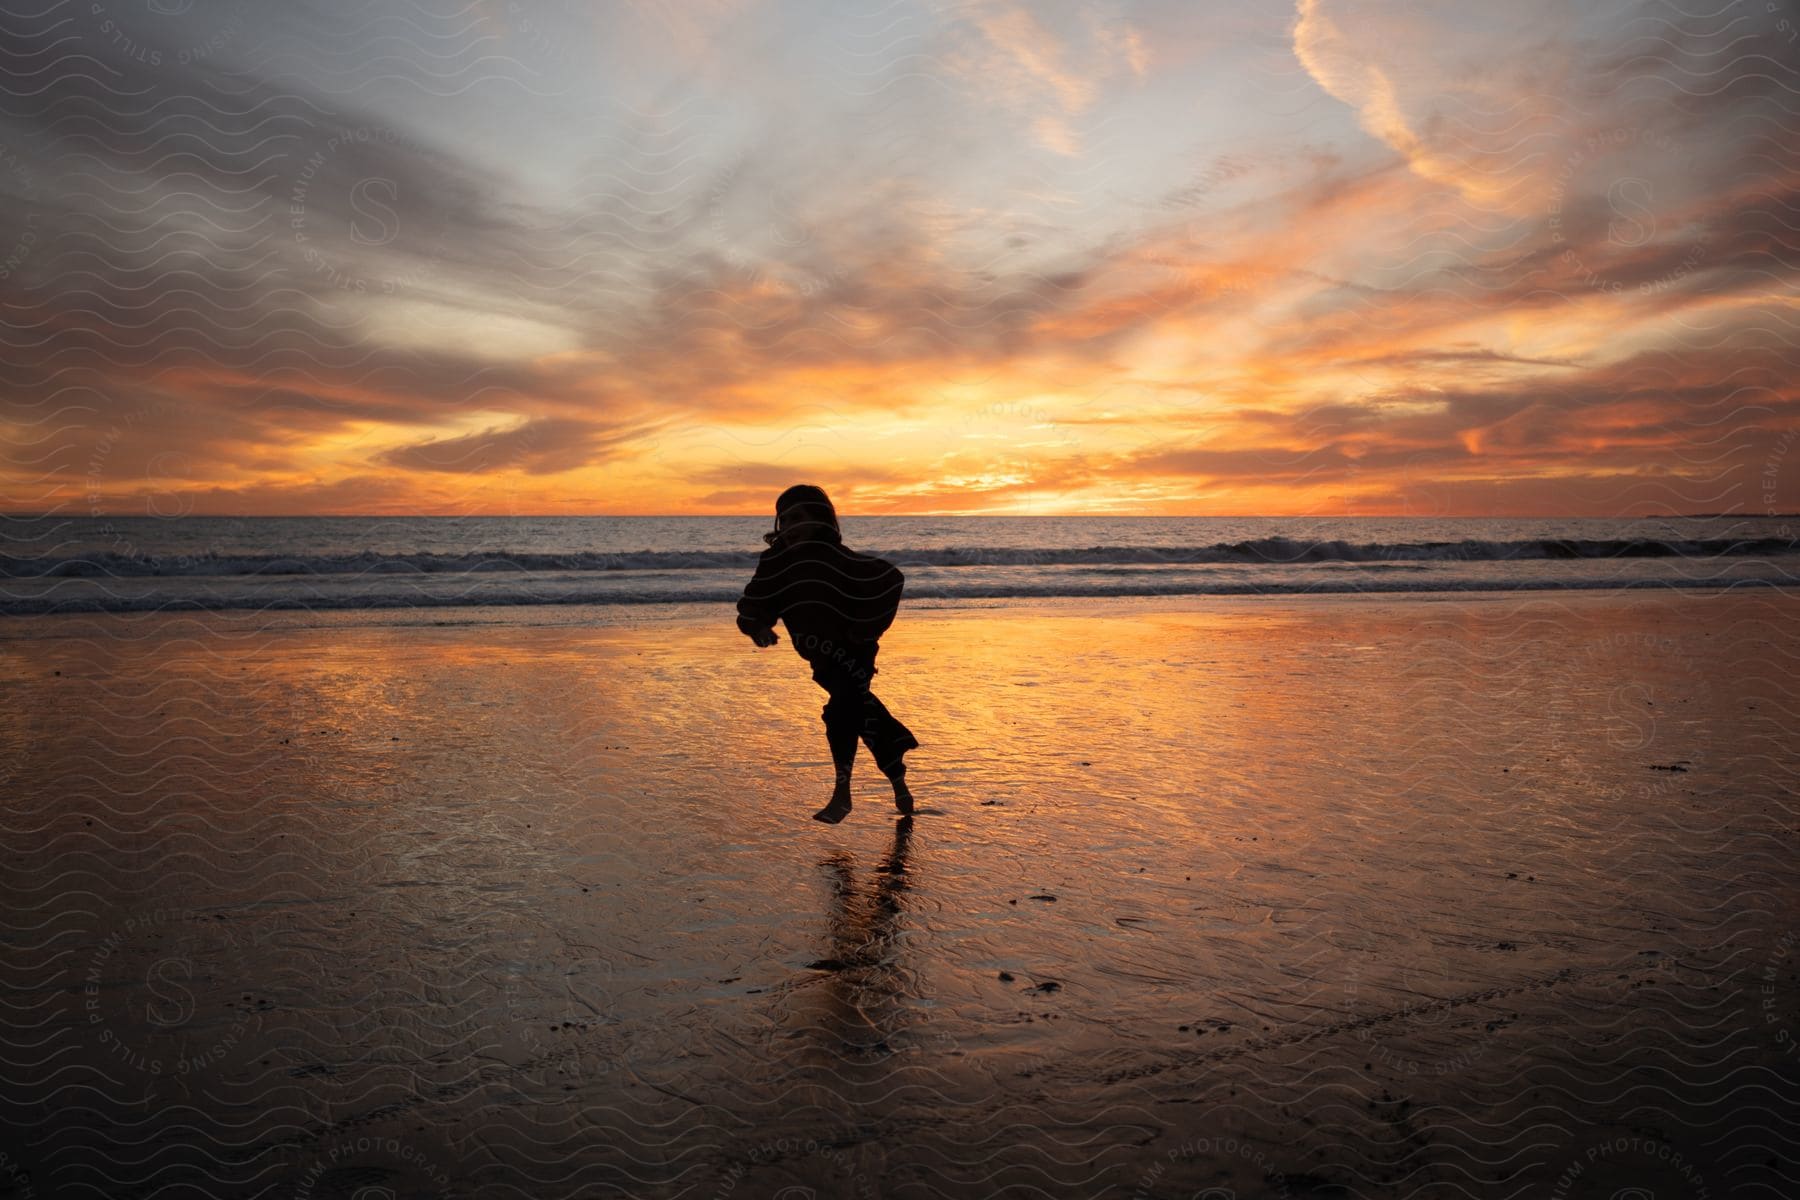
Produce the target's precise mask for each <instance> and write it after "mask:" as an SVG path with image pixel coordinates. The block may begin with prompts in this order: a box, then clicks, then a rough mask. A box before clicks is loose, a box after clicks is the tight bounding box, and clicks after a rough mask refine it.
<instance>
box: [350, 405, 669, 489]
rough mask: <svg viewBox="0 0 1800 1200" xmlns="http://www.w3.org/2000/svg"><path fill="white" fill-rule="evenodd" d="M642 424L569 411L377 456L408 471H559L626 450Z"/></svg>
mask: <svg viewBox="0 0 1800 1200" xmlns="http://www.w3.org/2000/svg"><path fill="white" fill-rule="evenodd" d="M638 436H640V431H638V430H635V429H633V430H622V429H611V428H608V427H606V426H602V425H597V424H592V423H589V422H585V421H579V420H574V419H572V418H567V417H540V418H537V419H534V420H529V421H526V422H524V423H523V424H521V425H515V426H513V427H512V428H508V429H502V428H499V427H497V426H496V427H491V428H488V429H483V430H481V431H480V432H478V433H468V434H464V435H462V436H461V437H453V438H434V439H432V440H429V441H424V442H417V443H414V444H413V445H410V446H398V447H395V448H393V449H390V450H383V451H382V452H380V453H379V454H377V455H375V458H374V461H376V462H378V463H380V464H382V465H384V466H390V467H399V468H401V469H402V470H407V471H440V472H444V473H447V474H452V475H488V474H494V473H496V472H502V471H522V472H524V473H525V474H527V475H555V474H559V473H561V472H563V471H573V470H575V469H576V468H578V467H590V466H596V465H598V464H600V463H603V462H606V461H607V460H608V459H610V458H613V457H615V456H616V455H618V454H620V453H622V452H623V450H624V447H625V446H626V445H627V444H628V443H629V442H631V441H632V440H633V439H635V438H637V437H638Z"/></svg>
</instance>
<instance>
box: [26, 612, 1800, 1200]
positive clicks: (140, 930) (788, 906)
mask: <svg viewBox="0 0 1800 1200" xmlns="http://www.w3.org/2000/svg"><path fill="white" fill-rule="evenodd" d="M1797 616H1800V595H1796V594H1794V593H1793V592H1791V591H1784V590H1777V589H1767V588H1757V589H1748V590H1743V591H1736V592H1729V591H1728V592H1718V593H1704V592H1697V591H1696V592H1685V593H1678V594H1669V593H1661V592H1658V593H1651V592H1635V593H1591V594H1581V595H1497V596H1486V597H1480V598H1458V597H1441V596H1416V597H1356V596H1349V597H1340V598H1303V599H1292V600H1268V599H1259V598H1254V597H1246V598H1213V599H1207V598H1195V597H1187V598H1182V599H1175V600H1163V601H1116V602H1113V603H1109V604H1105V605H1098V604H1082V603H1069V602H1064V603H1061V604H1047V605H1043V606H1040V607H1037V608H1031V607H1020V606H1016V605H1015V606H1011V607H1008V608H1006V609H1004V610H1001V609H993V610H987V609H982V608H975V607H964V608H955V609H943V610H937V611H933V610H930V609H928V608H925V607H915V608H912V609H909V610H908V611H907V613H906V615H905V618H904V619H903V620H902V621H901V622H900V624H899V625H897V626H896V628H895V630H894V631H893V633H892V634H891V635H890V636H889V637H888V639H887V640H886V641H885V642H884V644H883V652H882V657H881V660H880V669H881V671H880V674H879V676H878V677H877V679H876V690H877V691H878V692H879V693H880V694H881V695H882V697H883V698H884V699H885V700H886V701H887V703H888V704H889V706H890V707H892V708H893V709H894V711H895V712H896V713H898V714H900V715H902V716H903V718H904V719H905V720H906V721H907V722H908V724H910V725H911V726H912V727H913V728H914V730H915V731H916V732H917V733H918V734H919V737H920V739H921V740H922V741H923V742H924V743H925V745H924V748H923V749H922V750H920V751H919V752H918V753H917V754H915V755H914V756H913V762H914V767H913V774H912V780H913V784H914V787H915V789H916V791H917V792H918V796H919V803H920V806H921V812H920V814H919V815H918V816H916V817H915V818H914V819H913V820H912V821H910V822H899V821H896V814H895V813H894V811H893V809H892V805H891V803H890V802H889V801H888V800H887V799H886V797H885V795H884V792H885V788H884V786H883V784H882V781H881V780H880V778H879V777H878V776H876V775H875V773H874V772H873V770H872V768H871V765H870V764H868V763H867V760H866V757H865V760H864V764H863V768H862V772H861V776H860V778H859V780H858V790H857V793H856V808H855V811H854V812H853V813H852V815H851V816H850V818H849V819H848V820H847V821H845V822H844V823H843V824H842V825H840V826H836V827H824V826H820V825H818V824H816V823H814V822H812V821H810V820H808V819H807V817H808V814H809V813H811V812H812V810H813V809H814V808H816V807H817V806H818V805H819V804H820V803H821V802H822V801H823V799H824V796H825V793H826V791H828V790H829V785H830V767H829V762H828V760H827V759H826V755H825V751H824V744H823V739H822V736H821V731H820V726H819V720H818V710H819V705H820V703H821V702H822V699H823V697H822V695H821V694H820V693H819V691H818V689H817V688H815V687H814V686H813V685H812V684H811V683H810V682H809V680H808V679H807V677H806V672H805V669H804V665H803V664H802V663H801V662H800V661H799V660H798V659H797V658H796V657H795V656H794V655H793V653H792V652H791V651H790V650H789V648H788V647H787V646H786V645H785V644H784V645H782V646H778V647H775V648H773V649H770V650H764V651H757V650H754V649H752V648H751V647H750V646H749V644H748V643H747V642H746V641H745V640H744V639H743V638H742V637H740V636H739V635H738V634H737V633H736V631H735V630H734V629H733V628H732V627H731V624H730V621H729V620H728V619H726V618H724V617H722V616H721V615H720V614H719V613H718V612H717V611H712V610H707V611H706V612H703V613H699V614H685V615H681V614H678V615H677V616H675V617H668V616H666V615H659V616H658V617H657V618H655V619H651V618H645V619H642V620H639V621H637V622H636V623H625V624H612V625H605V624H592V623H583V621H582V620H581V613H580V612H579V611H578V610H560V609H559V610H554V611H550V612H543V611H540V612H538V613H537V614H535V618H536V619H542V620H543V621H544V622H545V623H542V624H536V625H533V624H528V623H522V622H521V623H481V622H476V623H457V622H456V620H455V614H454V613H443V612H433V613H430V614H426V615H425V616H424V617H421V616H420V615H419V614H416V613H415V614H412V615H411V620H410V623H394V624H386V625H383V624H376V623H370V622H369V621H367V620H364V621H363V622H362V623H355V622H352V621H349V620H343V621H332V620H328V619H314V618H311V617H309V615H308V614H304V613H297V614H291V615H288V616H285V617H282V618H276V617H272V616H267V615H259V614H254V613H242V614H212V615H208V614H167V615H157V614H148V615H132V616H122V615H105V616H94V617H40V618H13V619H9V620H8V621H7V622H5V623H4V624H0V662H3V664H4V669H3V670H0V694H3V695H4V705H3V709H0V711H3V712H4V718H3V720H0V744H3V745H4V750H5V753H4V755H3V757H0V762H3V763H4V767H3V768H0V770H3V771H4V777H5V789H4V795H5V797H6V800H5V809H4V819H5V829H6V851H5V853H6V858H7V864H6V870H5V872H4V876H3V878H4V896H5V909H6V917H5V930H4V936H5V942H6V947H7V950H6V953H5V955H4V963H3V969H4V976H3V977H0V996H3V998H4V1000H5V1003H6V1005H7V1013H8V1019H7V1023H6V1024H7V1032H6V1033H5V1035H4V1043H5V1044H4V1047H3V1048H0V1059H3V1060H4V1063H5V1067H4V1069H5V1072H6V1074H7V1077H8V1081H7V1086H6V1087H5V1089H4V1112H3V1113H0V1116H3V1118H4V1124H5V1126H6V1127H7V1128H8V1129H9V1130H10V1131H11V1132H10V1133H9V1135H8V1137H7V1139H6V1141H7V1146H6V1149H5V1153H4V1158H3V1159H0V1196H6V1197H24V1196H62V1195H69V1196H79V1195H88V1196H113V1197H149V1196H153V1195H154V1196H199V1195H206V1196H309V1197H336V1196H343V1197H350V1196H372V1195H383V1196H387V1195H392V1196H397V1197H398V1196H438V1195H464V1196H476V1195H480V1196H526V1197H537V1196H557V1195H576V1194H580V1195H588V1196H632V1197H638V1196H643V1197H671V1198H672V1197H719V1196H737V1197H746V1196H759V1197H760V1196H770V1197H783V1198H784V1200H796V1198H797V1197H800V1196H811V1195H817V1196H849V1197H857V1196H891V1197H921V1198H924V1197H964V1196H967V1197H997V1196H1008V1197H1011V1196H1020V1197H1024V1196H1046V1195H1047V1196H1058V1197H1061V1196H1070V1197H1095V1198H1098V1197H1134V1198H1135V1197H1167V1198H1175V1197H1179V1198H1181V1200H1188V1198H1189V1197H1193V1196H1206V1197H1214V1198H1216V1197H1228V1196H1237V1197H1252V1196H1291V1197H1307V1196H1363V1197H1388V1196H1392V1197H1401V1196H1405V1197H1437V1196H1482V1197H1486V1196H1494V1197H1556V1198H1562V1197H1571V1198H1573V1197H1614V1196H1617V1195H1622V1194H1624V1193H1621V1192H1620V1191H1619V1189H1621V1188H1629V1187H1639V1188H1643V1189H1645V1191H1644V1192H1643V1193H1642V1194H1644V1195H1655V1196H1657V1197H1664V1196H1677V1195H1679V1196H1684V1197H1703V1196H1710V1197H1724V1196H1758V1195H1761V1196H1770V1197H1776V1196H1781V1195H1791V1194H1794V1191H1795V1190H1796V1189H1797V1188H1800V1165H1796V1162H1795V1157H1794V1152H1793V1151H1794V1147H1795V1145H1796V1141H1797V1139H1800V1124H1797V1123H1796V1121H1795V1119H1794V1113H1796V1112H1800V1105H1797V1104H1796V1101H1800V1057H1797V1053H1796V1048H1795V1047H1796V1038H1800V985H1797V978H1796V975H1797V972H1796V966H1795V964H1796V960H1797V958H1800V948H1797V947H1796V937H1797V935H1796V930H1797V929H1800V887H1796V883H1795V876H1794V872H1793V864H1794V861H1795V849H1796V835H1797V831H1800V826H1797V824H1796V814H1795V807H1794V799H1793V796H1794V784H1795V779H1796V757H1795V754H1794V749H1793V742H1792V738H1791V728H1792V725H1793V719H1794V715H1795V705H1796V696H1795V693H1794V684H1793V679H1794V672H1795V667H1796V664H1797V663H1800V621H1797V620H1795V618H1796V617H1797ZM437 621H446V622H448V623H444V624H434V623H432V622H437ZM370 1188H375V1189H385V1190H382V1191H366V1190H359V1189H370ZM790 1188H801V1189H811V1190H810V1191H798V1192H796V1191H787V1190H784V1189H790ZM1209 1189H1211V1190H1209ZM1632 1194H1633V1195H1636V1194H1638V1193H1632Z"/></svg>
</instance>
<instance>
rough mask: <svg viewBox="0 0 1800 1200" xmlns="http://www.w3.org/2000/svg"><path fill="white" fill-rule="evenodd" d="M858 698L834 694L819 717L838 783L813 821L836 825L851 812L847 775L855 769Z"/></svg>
mask: <svg viewBox="0 0 1800 1200" xmlns="http://www.w3.org/2000/svg"><path fill="white" fill-rule="evenodd" d="M859 699H860V698H859V697H856V696H854V695H845V694H844V693H842V692H837V691H834V692H832V693H831V699H830V700H829V701H827V702H826V704H825V707H824V709H823V710H822V711H821V712H820V715H821V716H823V717H824V718H825V742H826V744H827V745H829V746H830V747H831V765H832V768H833V770H834V771H835V772H836V774H837V783H836V785H835V786H834V787H833V788H832V790H831V800H830V802H829V803H827V804H826V805H825V807H824V808H822V809H820V810H819V811H818V812H816V813H814V814H813V819H814V820H815V821H824V822H826V823H827V824H831V825H835V824H837V823H838V822H839V821H841V820H843V819H844V817H845V816H846V815H847V814H848V813H849V812H850V772H851V771H852V770H853V769H854V768H855V766H856V741H857V735H858V733H859V732H860V730H861V727H862V705H861V704H860V703H859V702H858V701H859Z"/></svg>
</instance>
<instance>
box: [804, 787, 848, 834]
mask: <svg viewBox="0 0 1800 1200" xmlns="http://www.w3.org/2000/svg"><path fill="white" fill-rule="evenodd" d="M849 815H850V793H849V791H848V790H845V789H839V790H838V791H835V792H833V793H831V803H830V804H827V805H826V806H825V807H824V808H821V809H820V810H819V811H818V812H816V813H814V814H813V820H815V821H823V822H825V824H827V825H836V824H837V823H838V822H839V821H841V820H843V819H844V818H845V817H847V816H849Z"/></svg>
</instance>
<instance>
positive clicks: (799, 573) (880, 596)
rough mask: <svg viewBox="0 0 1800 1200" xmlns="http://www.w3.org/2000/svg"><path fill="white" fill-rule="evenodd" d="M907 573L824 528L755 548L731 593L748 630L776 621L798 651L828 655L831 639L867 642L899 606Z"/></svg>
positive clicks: (835, 643)
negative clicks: (745, 575)
mask: <svg viewBox="0 0 1800 1200" xmlns="http://www.w3.org/2000/svg"><path fill="white" fill-rule="evenodd" d="M905 585H906V576H904V575H902V574H901V573H900V568H898V567H896V566H895V565H894V564H893V563H891V562H888V561H887V560H886V559H882V558H876V557H875V556H874V555H871V554H858V553H856V552H855V551H854V550H850V549H847V548H845V546H844V544H843V541H842V540H841V539H840V538H839V537H838V535H837V534H836V533H835V532H834V531H831V530H826V531H824V532H823V534H822V535H821V536H818V537H814V538H809V539H806V540H803V541H786V542H779V543H777V544H776V545H773V546H771V547H769V549H767V550H764V551H763V552H762V557H761V558H759V559H758V560H757V563H756V574H755V575H754V576H752V577H751V579H750V583H749V586H747V587H746V588H745V589H744V595H743V598H742V599H741V600H739V601H738V606H737V607H738V618H737V623H738V628H739V629H741V630H743V631H744V632H746V633H748V632H750V631H752V630H756V629H768V628H771V627H773V626H774V624H775V622H776V621H780V622H782V623H783V624H785V625H786V626H787V631H788V638H789V640H791V641H792V642H793V643H794V649H795V650H796V651H798V652H799V654H800V656H801V657H802V658H806V659H808V660H812V659H819V658H830V656H831V654H832V651H833V649H834V648H836V647H841V646H844V645H848V644H854V643H872V642H874V641H875V640H876V639H878V638H880V637H881V635H882V634H884V633H886V632H887V628H888V626H890V625H892V624H893V623H894V614H895V613H896V612H898V611H899V609H900V593H901V590H902V589H903V588H904V587H905Z"/></svg>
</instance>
